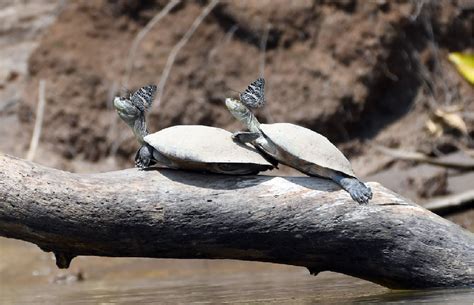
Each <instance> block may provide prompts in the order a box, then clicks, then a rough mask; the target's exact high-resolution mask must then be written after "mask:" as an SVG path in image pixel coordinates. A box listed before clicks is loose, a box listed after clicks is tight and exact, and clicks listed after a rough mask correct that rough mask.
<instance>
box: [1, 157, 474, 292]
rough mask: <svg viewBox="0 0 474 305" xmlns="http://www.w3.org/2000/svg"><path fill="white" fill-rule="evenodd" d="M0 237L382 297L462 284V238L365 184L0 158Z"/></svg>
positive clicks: (468, 264)
mask: <svg viewBox="0 0 474 305" xmlns="http://www.w3.org/2000/svg"><path fill="white" fill-rule="evenodd" d="M0 169H1V170H0V235H1V236H5V237H11V238H17V239H22V240H25V241H29V242H32V243H35V244H37V245H38V246H39V247H40V248H41V249H43V250H44V251H53V252H54V253H55V255H56V259H57V265H58V266H59V267H60V268H67V267H68V266H69V264H70V261H71V260H72V259H73V258H74V257H75V256H78V255H98V256H115V257H118V256H124V257H128V256H130V257H131V256H133V257H155V258H208V259H238V260H251V261H261V262H273V263H280V264H289V265H295V266H305V267H307V268H308V269H309V270H310V272H311V273H313V274H317V273H319V272H321V271H326V270H327V271H335V272H340V273H344V274H348V275H352V276H355V277H359V278H363V279H366V280H369V281H372V282H375V283H378V284H381V285H384V286H387V287H390V288H405V289H415V288H433V287H454V286H472V285H474V235H473V234H472V233H470V232H467V231H465V230H463V229H462V228H460V227H459V226H457V225H455V224H453V223H451V222H449V221H447V220H445V219H443V218H441V217H439V216H437V215H435V214H433V213H431V212H429V211H427V210H425V209H423V208H422V207H420V206H418V205H416V204H414V203H411V202H409V201H408V200H406V199H404V198H402V197H400V196H399V195H397V194H395V193H393V192H391V191H389V190H387V189H386V188H384V187H382V186H381V185H379V184H377V183H369V185H370V186H371V187H372V190H373V192H374V198H373V200H372V201H371V202H370V203H369V204H368V205H359V204H357V203H355V202H354V201H352V199H351V198H350V196H349V194H347V193H346V192H345V191H342V190H341V189H340V188H339V187H338V186H337V185H336V184H334V183H333V182H331V181H330V180H325V179H317V178H309V177H270V176H224V175H204V174H198V173H190V172H182V171H174V170H149V171H140V170H137V169H129V170H123V171H117V172H109V173H101V174H88V175H84V174H71V173H67V172H63V171H59V170H55V169H50V168H46V167H42V166H40V165H37V164H34V163H31V162H27V161H24V160H21V159H17V158H14V157H10V156H6V155H1V154H0Z"/></svg>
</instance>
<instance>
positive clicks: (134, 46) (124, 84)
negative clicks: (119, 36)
mask: <svg viewBox="0 0 474 305" xmlns="http://www.w3.org/2000/svg"><path fill="white" fill-rule="evenodd" d="M179 2H181V0H172V1H170V2H169V3H168V4H167V5H166V6H165V7H164V8H163V9H162V10H161V11H160V12H159V13H158V14H156V15H155V17H153V18H152V19H151V20H150V21H149V22H148V23H147V25H146V26H145V27H144V28H143V29H142V30H141V31H140V32H138V34H137V36H135V39H134V40H133V43H132V46H131V47H130V50H129V52H128V58H127V65H126V70H125V75H124V78H123V80H122V88H128V83H129V81H130V75H131V74H132V70H133V63H134V60H135V56H136V53H137V49H138V46H139V45H140V42H141V41H142V40H143V38H145V36H146V35H147V34H148V32H150V31H151V29H152V28H153V27H154V26H155V25H156V24H157V23H158V22H159V21H160V20H161V19H163V17H165V16H166V15H168V13H169V12H170V11H171V10H172V9H173V8H174V7H175V6H176V5H178V4H179Z"/></svg>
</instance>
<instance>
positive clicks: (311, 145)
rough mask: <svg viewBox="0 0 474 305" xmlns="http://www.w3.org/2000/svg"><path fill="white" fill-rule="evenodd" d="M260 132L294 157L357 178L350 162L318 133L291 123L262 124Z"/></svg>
mask: <svg viewBox="0 0 474 305" xmlns="http://www.w3.org/2000/svg"><path fill="white" fill-rule="evenodd" d="M260 130H261V131H262V132H263V133H264V134H265V135H266V136H267V137H268V138H269V139H270V140H271V141H272V142H273V143H274V144H275V145H276V146H278V148H280V149H282V150H284V151H286V152H287V153H289V154H290V155H292V156H295V157H297V158H299V159H301V160H304V161H306V162H309V163H313V164H316V165H318V166H321V167H325V168H329V169H332V170H336V171H339V172H342V173H344V174H346V175H348V176H351V177H355V174H354V171H353V170H352V166H351V163H350V162H349V160H347V158H346V157H345V156H344V155H343V154H342V152H341V151H339V149H337V147H336V146H334V144H332V143H331V142H329V140H328V139H327V138H326V137H324V136H322V135H320V134H319V133H317V132H314V131H312V130H310V129H308V128H304V127H301V126H298V125H294V124H290V123H275V124H261V125H260Z"/></svg>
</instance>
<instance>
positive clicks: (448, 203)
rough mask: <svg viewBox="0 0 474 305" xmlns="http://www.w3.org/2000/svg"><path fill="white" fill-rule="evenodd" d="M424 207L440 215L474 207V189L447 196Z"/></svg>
mask: <svg viewBox="0 0 474 305" xmlns="http://www.w3.org/2000/svg"><path fill="white" fill-rule="evenodd" d="M424 207H425V208H426V209H428V210H430V211H432V212H434V213H436V214H438V215H446V214H449V213H451V212H454V211H459V210H462V209H468V208H469V207H474V190H469V191H466V192H464V193H460V194H454V195H450V196H445V197H443V198H440V199H437V200H434V201H432V202H430V203H428V204H425V205H424Z"/></svg>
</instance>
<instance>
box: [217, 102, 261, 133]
mask: <svg viewBox="0 0 474 305" xmlns="http://www.w3.org/2000/svg"><path fill="white" fill-rule="evenodd" d="M225 105H226V107H227V109H229V111H230V113H232V115H233V116H234V117H235V118H236V119H238V120H239V121H241V122H242V123H243V124H244V125H245V126H246V127H247V128H248V129H249V130H251V131H256V130H258V125H259V123H258V121H257V118H256V117H255V115H253V113H252V111H250V109H249V108H248V107H247V106H245V105H244V104H243V103H242V102H241V101H239V100H237V99H233V98H227V99H226V100H225Z"/></svg>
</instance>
